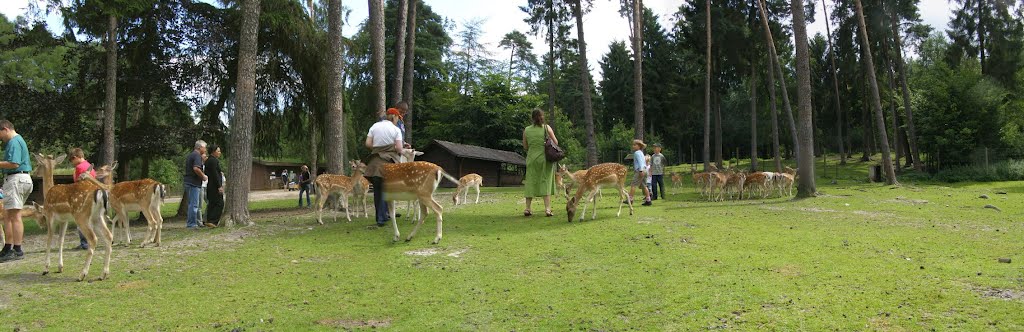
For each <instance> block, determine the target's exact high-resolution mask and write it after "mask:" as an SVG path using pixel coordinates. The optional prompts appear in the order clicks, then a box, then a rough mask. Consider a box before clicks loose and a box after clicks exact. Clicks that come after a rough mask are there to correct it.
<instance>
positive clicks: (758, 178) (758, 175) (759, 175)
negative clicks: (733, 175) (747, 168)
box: [743, 172, 768, 198]
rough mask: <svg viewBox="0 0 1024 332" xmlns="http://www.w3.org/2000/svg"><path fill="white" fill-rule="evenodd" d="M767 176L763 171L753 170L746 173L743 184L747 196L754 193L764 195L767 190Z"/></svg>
mask: <svg viewBox="0 0 1024 332" xmlns="http://www.w3.org/2000/svg"><path fill="white" fill-rule="evenodd" d="M767 181H768V177H767V176H765V174H764V173H763V172H754V173H750V175H747V179H746V180H745V181H744V183H743V185H744V187H745V190H746V191H747V198H751V197H754V194H759V195H761V196H762V197H764V193H765V191H766V190H767V188H768V187H767V185H768V182H767Z"/></svg>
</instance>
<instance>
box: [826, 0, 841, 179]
mask: <svg viewBox="0 0 1024 332" xmlns="http://www.w3.org/2000/svg"><path fill="white" fill-rule="evenodd" d="M821 10H822V11H823V12H824V13H825V33H826V34H827V35H826V36H827V37H828V38H827V39H828V50H829V53H828V54H829V61H830V62H831V64H832V66H831V67H829V69H831V71H832V88H833V89H834V90H833V93H834V94H835V97H836V98H835V100H836V143H839V164H840V165H846V148H845V147H844V144H843V107H842V106H840V104H841V103H840V100H839V98H840V97H839V75H837V74H836V48H835V46H834V45H832V26H831V25H830V24H829V22H828V15H829V14H828V5H827V4H826V3H825V0H822V1H821Z"/></svg>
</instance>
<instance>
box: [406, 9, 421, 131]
mask: <svg viewBox="0 0 1024 332" xmlns="http://www.w3.org/2000/svg"><path fill="white" fill-rule="evenodd" d="M411 1H412V2H410V3H409V17H408V21H407V23H408V24H406V26H405V27H406V32H405V53H406V54H405V66H404V68H403V69H405V74H404V75H402V76H403V80H404V81H405V82H403V83H402V90H403V91H402V101H404V102H405V103H406V104H409V113H408V114H406V115H405V141H406V142H409V144H412V113H413V112H412V111H413V109H415V107H413V106H412V87H413V85H412V84H413V81H414V78H415V76H413V75H414V74H415V73H416V68H415V65H416V61H415V60H416V5H417V4H419V0H411Z"/></svg>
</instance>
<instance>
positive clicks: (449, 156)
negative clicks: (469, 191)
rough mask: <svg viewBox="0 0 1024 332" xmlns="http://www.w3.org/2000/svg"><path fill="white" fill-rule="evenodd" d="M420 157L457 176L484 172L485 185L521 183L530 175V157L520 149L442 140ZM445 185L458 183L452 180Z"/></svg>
mask: <svg viewBox="0 0 1024 332" xmlns="http://www.w3.org/2000/svg"><path fill="white" fill-rule="evenodd" d="M417 160H423V161H429V162H432V163H434V164H437V165H438V166H441V168H444V171H445V172H448V174H451V175H452V176H454V177H456V178H460V177H462V176H463V175H466V174H470V173H476V174H480V176H483V178H484V183H483V185H484V186H485V187H502V186H519V185H522V184H523V177H524V176H525V175H526V158H524V157H523V156H521V155H519V154H518V153H515V152H511V151H504V150H496V149H491V148H485V147H481V146H475V145H466V144H458V143H452V142H447V141H441V140H434V141H432V142H430V144H428V145H427V147H426V148H424V149H423V155H422V156H420V157H417ZM441 186H444V187H455V185H454V184H452V183H451V182H449V181H441Z"/></svg>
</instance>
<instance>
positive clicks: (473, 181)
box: [452, 173, 484, 205]
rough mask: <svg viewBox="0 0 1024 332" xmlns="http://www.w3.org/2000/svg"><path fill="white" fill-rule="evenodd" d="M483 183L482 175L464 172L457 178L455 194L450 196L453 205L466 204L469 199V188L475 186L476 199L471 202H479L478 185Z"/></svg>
mask: <svg viewBox="0 0 1024 332" xmlns="http://www.w3.org/2000/svg"><path fill="white" fill-rule="evenodd" d="M483 184H484V177H482V176H480V175H479V174H476V173H470V174H466V176H463V177H462V178H461V179H459V186H458V187H457V188H455V195H453V196H452V202H454V203H455V205H459V204H460V202H461V204H466V203H467V201H468V200H469V198H468V196H469V188H476V201H475V202H473V204H479V203H480V186H481V185H483ZM459 194H462V199H461V200H460V199H459Z"/></svg>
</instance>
